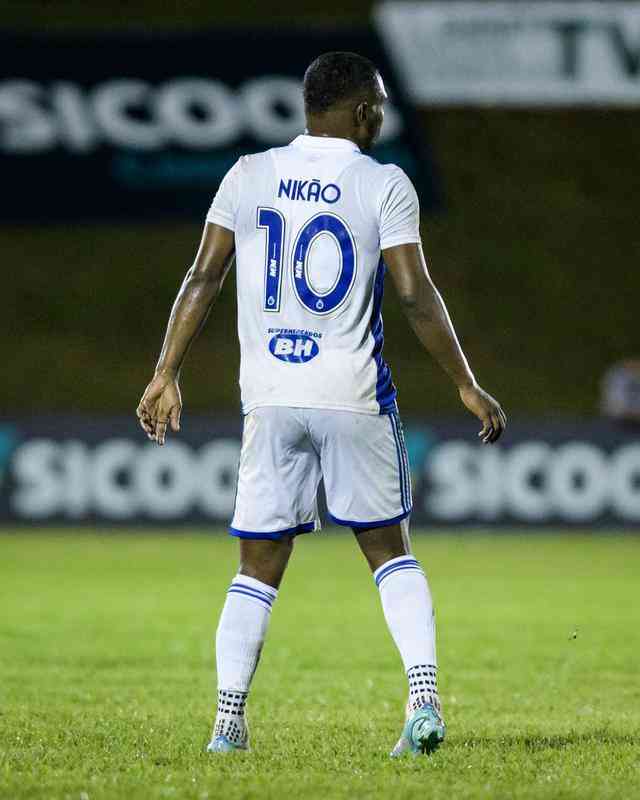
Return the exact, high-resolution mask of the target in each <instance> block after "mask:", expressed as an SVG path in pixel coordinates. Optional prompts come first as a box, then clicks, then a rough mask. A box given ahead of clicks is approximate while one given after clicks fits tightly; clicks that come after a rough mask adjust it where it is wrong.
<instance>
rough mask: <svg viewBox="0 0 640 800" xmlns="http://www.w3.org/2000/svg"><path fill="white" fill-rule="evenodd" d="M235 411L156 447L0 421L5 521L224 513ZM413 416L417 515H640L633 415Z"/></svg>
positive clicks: (235, 454) (196, 517)
mask: <svg viewBox="0 0 640 800" xmlns="http://www.w3.org/2000/svg"><path fill="white" fill-rule="evenodd" d="M241 426H242V423H241V420H240V419H239V418H235V417H233V418H227V419H225V418H220V417H219V416H216V417H202V416H188V417H187V418H185V420H184V421H183V426H182V427H183V430H182V431H181V432H180V435H179V436H177V437H171V438H170V439H169V440H168V442H167V444H166V445H165V446H164V447H158V446H157V445H155V444H153V443H151V442H149V441H148V440H147V439H146V437H145V436H144V435H143V434H142V432H141V431H140V429H139V428H138V426H137V423H136V420H135V419H131V418H128V417H126V418H125V417H116V418H98V419H93V418H91V419H89V418H84V417H60V416H56V417H38V418H34V419H25V420H19V419H15V420H11V419H5V420H3V421H0V523H4V524H15V523H50V522H57V523H62V524H69V523H94V522H100V523H108V524H110V525H111V524H114V523H122V524H129V525H131V524H138V523H143V524H149V523H152V524H154V525H156V526H157V525H159V524H165V523H166V524H173V525H175V524H177V523H198V524H201V525H202V524H204V525H205V526H206V525H212V526H213V525H215V526H216V527H217V526H220V525H225V524H227V523H228V522H229V520H230V518H231V515H232V513H233V506H234V500H235V483H236V473H237V466H238V458H239V453H240V436H241ZM476 432H477V426H476V425H475V424H474V422H473V421H472V420H470V421H468V422H467V421H462V422H461V421H456V422H447V421H443V422H439V421H422V420H412V419H408V420H406V422H405V436H406V441H407V448H408V451H409V458H410V462H411V473H412V483H413V496H414V510H413V515H412V521H413V523H414V524H418V525H433V526H437V527H438V528H440V527H445V526H448V525H460V524H462V525H483V526H484V525H492V526H493V525H503V526H507V525H523V524H526V525H537V526H549V525H571V526H583V527H584V526H625V527H634V526H635V527H637V526H638V525H640V428H638V427H635V428H625V427H622V426H617V425H614V424H612V423H607V422H604V421H593V422H580V423H577V422H576V423H569V422H562V423H550V422H545V421H542V420H540V421H533V422H531V423H518V422H514V423H510V426H509V429H508V432H507V434H506V436H505V438H504V440H503V441H501V442H500V443H499V444H497V445H495V446H492V447H487V446H482V445H481V444H479V443H478V441H477V437H476Z"/></svg>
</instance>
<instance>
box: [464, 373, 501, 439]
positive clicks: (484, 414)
mask: <svg viewBox="0 0 640 800" xmlns="http://www.w3.org/2000/svg"><path fill="white" fill-rule="evenodd" d="M459 391H460V399H461V400H462V402H463V403H464V404H465V406H466V407H467V408H468V409H469V411H470V412H471V413H472V414H475V415H476V417H478V419H479V420H480V422H482V425H483V428H482V430H481V431H480V433H479V434H478V436H479V437H480V438H481V439H482V442H483V443H484V444H492V443H493V442H496V441H497V440H498V439H499V438H500V436H501V434H502V432H503V431H504V429H505V428H506V427H507V417H506V415H505V413H504V411H503V410H502V408H501V407H500V403H499V402H498V401H497V400H495V399H494V398H493V397H491V395H490V394H487V392H485V391H484V389H481V388H480V387H479V386H478V384H474V385H473V386H463V387H461V388H460V389H459Z"/></svg>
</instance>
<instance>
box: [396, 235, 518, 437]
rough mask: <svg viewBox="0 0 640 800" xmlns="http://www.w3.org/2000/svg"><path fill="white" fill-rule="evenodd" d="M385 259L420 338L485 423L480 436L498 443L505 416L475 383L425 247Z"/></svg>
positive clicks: (400, 248) (402, 249)
mask: <svg viewBox="0 0 640 800" xmlns="http://www.w3.org/2000/svg"><path fill="white" fill-rule="evenodd" d="M382 257H383V259H384V262H385V264H386V265H387V268H388V270H389V272H390V273H391V277H392V278H393V282H394V284H395V287H396V290H397V292H398V296H399V298H400V302H401V303H402V306H403V309H404V311H405V314H406V316H407V318H408V320H409V322H410V324H411V327H412V328H413V330H414V331H415V333H416V335H417V337H418V338H419V339H420V341H421V342H422V344H423V346H424V348H425V349H426V350H427V351H428V352H429V353H430V354H431V355H432V356H433V357H434V358H435V360H436V361H437V362H438V363H439V364H440V366H441V367H442V368H443V369H444V371H445V372H446V373H447V374H448V375H449V377H450V378H451V379H452V380H453V382H454V383H455V385H456V386H457V388H458V392H459V394H460V399H461V400H462V402H463V403H464V405H465V406H466V407H467V408H468V409H469V411H471V413H472V414H475V415H476V417H478V419H479V420H480V421H481V422H482V425H483V427H482V430H481V431H480V433H479V434H478V436H480V438H481V439H482V441H483V442H484V443H485V444H489V443H491V442H495V441H496V440H497V439H498V438H499V437H500V435H501V434H502V431H503V430H504V429H505V427H506V424H507V418H506V415H505V413H504V411H503V410H502V408H501V406H500V403H498V401H497V400H496V399H495V398H493V397H492V396H491V395H490V394H489V393H488V392H485V391H484V389H482V388H481V387H480V386H479V385H478V383H477V382H476V379H475V377H474V375H473V372H472V371H471V369H470V367H469V363H468V361H467V359H466V357H465V354H464V353H463V351H462V347H461V346H460V342H459V341H458V337H457V336H456V332H455V330H454V327H453V323H452V322H451V317H450V316H449V312H448V311H447V307H446V305H445V303H444V300H443V299H442V295H441V294H440V292H439V291H438V289H437V288H436V286H435V284H434V282H433V280H432V279H431V276H430V275H429V270H428V269H427V264H426V261H425V258H424V255H423V253H422V245H421V244H419V243H411V244H400V245H396V246H394V247H388V248H386V249H385V250H383V251H382Z"/></svg>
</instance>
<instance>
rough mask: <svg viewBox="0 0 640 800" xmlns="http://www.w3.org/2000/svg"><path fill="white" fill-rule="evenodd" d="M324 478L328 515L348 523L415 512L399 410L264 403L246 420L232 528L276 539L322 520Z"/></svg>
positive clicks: (385, 521)
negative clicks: (319, 503)
mask: <svg viewBox="0 0 640 800" xmlns="http://www.w3.org/2000/svg"><path fill="white" fill-rule="evenodd" d="M321 478H324V487H325V493H326V496H327V507H328V511H329V517H330V518H331V520H332V521H333V522H335V523H337V524H338V525H347V526H348V527H350V528H376V527H383V526H385V525H394V524H395V523H396V522H399V521H400V520H402V519H404V518H405V517H407V516H408V515H409V514H410V513H411V477H410V473H409V459H408V458H407V451H406V448H405V444H404V436H403V434H402V426H401V424H400V420H399V418H398V415H397V414H396V413H391V414H381V415H373V414H372V415H369V414H357V413H354V412H351V411H333V410H331V411H330V410H324V409H314V408H285V407H278V406H263V407H260V408H256V409H254V410H253V411H250V412H249V413H248V414H247V416H246V417H245V420H244V433H243V436H242V452H241V455H240V468H239V470H238V492H237V495H236V505H235V512H234V515H233V520H232V522H231V527H230V529H229V531H230V533H231V534H233V535H234V536H239V537H241V538H245V539H279V538H280V537H281V536H285V535H288V534H293V535H296V534H298V533H308V532H309V531H313V530H316V529H317V528H319V527H320V526H319V520H318V506H317V493H318V485H319V483H320V479H321Z"/></svg>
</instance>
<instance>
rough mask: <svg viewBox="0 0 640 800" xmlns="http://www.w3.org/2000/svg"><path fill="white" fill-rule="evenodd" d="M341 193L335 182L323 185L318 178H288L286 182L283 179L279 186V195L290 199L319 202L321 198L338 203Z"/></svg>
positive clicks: (327, 201)
mask: <svg viewBox="0 0 640 800" xmlns="http://www.w3.org/2000/svg"><path fill="white" fill-rule="evenodd" d="M341 194H342V192H341V191H340V187H339V186H336V184H335V183H327V184H325V185H324V186H322V184H321V183H320V181H319V180H318V179H317V178H314V179H313V180H311V181H309V180H307V181H303V180H298V179H293V178H288V179H287V182H286V183H285V182H284V180H281V181H280V186H279V187H278V197H286V198H288V199H289V200H306V201H309V200H314V201H315V202H316V203H317V202H318V200H319V199H320V198H321V199H322V200H324V202H325V203H337V202H338V200H339V199H340V195H341Z"/></svg>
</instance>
